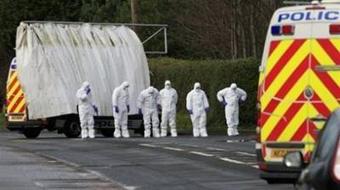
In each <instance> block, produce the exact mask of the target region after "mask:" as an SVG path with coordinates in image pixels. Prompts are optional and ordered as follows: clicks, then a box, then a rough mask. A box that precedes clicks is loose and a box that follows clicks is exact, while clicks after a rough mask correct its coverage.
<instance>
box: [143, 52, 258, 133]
mask: <svg viewBox="0 0 340 190" xmlns="http://www.w3.org/2000/svg"><path fill="white" fill-rule="evenodd" d="M258 65H259V61H258V60H255V59H242V60H235V61H230V60H198V61H196V60H178V59H172V58H152V59H149V67H150V71H151V83H152V85H153V86H155V87H156V88H158V89H162V88H163V87H164V81H165V80H167V79H169V80H171V82H172V85H173V87H174V88H175V89H176V90H177V92H178V95H179V103H178V116H177V123H178V126H179V127H180V128H190V127H191V122H190V120H189V117H188V114H187V112H186V109H185V98H186V95H187V93H188V92H189V91H190V90H192V88H193V85H194V83H195V82H196V81H198V82H200V83H201V85H202V89H203V90H204V91H205V92H206V93H207V96H208V99H209V103H210V113H209V115H208V126H209V127H210V128H211V127H214V128H215V127H223V126H225V117H224V108H223V106H221V105H220V103H219V102H218V101H217V98H216V93H217V92H218V91H219V90H220V89H223V88H225V87H228V86H230V84H231V83H232V82H236V83H237V85H238V86H239V87H240V88H242V89H244V90H245V91H246V92H247V93H248V99H247V101H246V102H245V103H244V104H243V105H242V106H241V107H240V122H241V124H240V125H242V126H254V125H255V120H256V94H257V93H256V91H257V83H258Z"/></svg>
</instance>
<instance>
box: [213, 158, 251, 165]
mask: <svg viewBox="0 0 340 190" xmlns="http://www.w3.org/2000/svg"><path fill="white" fill-rule="evenodd" d="M219 159H220V160H223V161H226V162H230V163H234V164H241V165H247V166H248V164H247V163H245V162H242V161H238V160H233V159H230V158H226V157H220V158H219Z"/></svg>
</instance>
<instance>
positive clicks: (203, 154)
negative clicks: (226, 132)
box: [132, 143, 259, 189]
mask: <svg viewBox="0 0 340 190" xmlns="http://www.w3.org/2000/svg"><path fill="white" fill-rule="evenodd" d="M139 146H144V147H149V148H162V149H165V150H172V151H178V152H184V151H186V152H188V153H190V154H195V155H199V156H205V157H215V158H217V159H220V160H222V161H225V162H229V163H233V164H240V165H245V166H249V167H252V168H257V169H258V168H259V167H258V166H257V165H256V164H255V163H254V162H242V161H239V160H234V159H230V158H227V157H219V156H216V155H214V154H208V153H204V152H198V151H189V150H185V149H182V148H175V147H170V146H164V147H162V146H158V145H153V144H146V143H143V144H139ZM206 149H207V150H215V151H224V152H226V151H227V150H225V149H221V148H214V147H208V148H206ZM236 153H237V154H241V155H244V156H252V157H254V156H256V155H255V154H251V153H248V152H236ZM133 188H134V187H132V189H133Z"/></svg>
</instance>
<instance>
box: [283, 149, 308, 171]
mask: <svg viewBox="0 0 340 190" xmlns="http://www.w3.org/2000/svg"><path fill="white" fill-rule="evenodd" d="M283 163H284V165H285V166H286V167H287V168H299V169H302V168H303V164H304V160H303V155H302V153H301V152H290V153H287V154H286V156H285V157H284V158H283Z"/></svg>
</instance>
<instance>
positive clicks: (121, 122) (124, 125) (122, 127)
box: [112, 82, 130, 138]
mask: <svg viewBox="0 0 340 190" xmlns="http://www.w3.org/2000/svg"><path fill="white" fill-rule="evenodd" d="M112 106H113V117H114V118H115V132H114V137H116V138H120V137H121V136H123V137H124V138H129V137H130V134H129V130H128V113H129V112H130V105H129V83H128V82H123V83H122V84H121V85H120V86H119V87H117V88H115V89H114V91H113V94H112Z"/></svg>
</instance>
